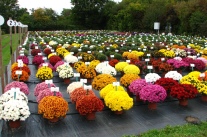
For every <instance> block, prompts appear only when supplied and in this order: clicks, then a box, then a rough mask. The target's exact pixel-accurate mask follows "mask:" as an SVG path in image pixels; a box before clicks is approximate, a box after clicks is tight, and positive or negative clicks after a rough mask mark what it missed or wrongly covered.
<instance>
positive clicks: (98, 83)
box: [92, 74, 117, 90]
mask: <svg viewBox="0 0 207 137" xmlns="http://www.w3.org/2000/svg"><path fill="white" fill-rule="evenodd" d="M116 81H117V80H116V78H115V77H113V76H111V75H109V74H99V75H98V76H96V77H95V78H94V79H93V82H92V87H93V88H94V89H96V90H101V89H102V88H104V87H105V86H106V85H108V84H112V83H113V82H116Z"/></svg>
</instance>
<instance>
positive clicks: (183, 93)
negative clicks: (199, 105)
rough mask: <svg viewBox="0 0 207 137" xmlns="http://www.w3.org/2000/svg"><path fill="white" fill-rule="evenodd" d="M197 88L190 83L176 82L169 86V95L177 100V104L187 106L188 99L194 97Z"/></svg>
mask: <svg viewBox="0 0 207 137" xmlns="http://www.w3.org/2000/svg"><path fill="white" fill-rule="evenodd" d="M197 94H198V90H197V89H196V88H195V87H194V86H193V85H191V84H178V85H177V86H174V87H172V88H171V92H170V95H171V96H172V97H174V98H177V99H178V100H179V105H181V106H187V105H188V99H192V98H195V97H196V95H197Z"/></svg>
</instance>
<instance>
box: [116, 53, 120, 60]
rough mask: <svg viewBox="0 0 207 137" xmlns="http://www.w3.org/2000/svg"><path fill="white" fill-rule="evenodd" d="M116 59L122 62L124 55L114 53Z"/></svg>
mask: <svg viewBox="0 0 207 137" xmlns="http://www.w3.org/2000/svg"><path fill="white" fill-rule="evenodd" d="M114 59H117V60H121V59H122V55H121V54H119V53H114Z"/></svg>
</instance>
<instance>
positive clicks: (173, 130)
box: [123, 122, 207, 137]
mask: <svg viewBox="0 0 207 137" xmlns="http://www.w3.org/2000/svg"><path fill="white" fill-rule="evenodd" d="M206 127H207V122H203V123H201V124H199V125H192V124H185V125H182V126H180V125H177V126H169V125H168V126H166V127H165V128H163V129H153V130H149V131H147V132H145V133H141V134H140V135H124V136H123V137H195V136H198V137H205V136H206V133H207V128H206Z"/></svg>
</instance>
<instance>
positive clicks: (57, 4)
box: [18, 0, 121, 14]
mask: <svg viewBox="0 0 207 137" xmlns="http://www.w3.org/2000/svg"><path fill="white" fill-rule="evenodd" d="M114 1H115V2H120V1H121V0H114ZM18 4H19V6H20V8H27V9H28V11H29V12H30V9H32V8H34V9H37V8H52V9H53V10H55V11H56V12H57V13H58V14H60V13H61V12H62V10H63V8H65V9H69V8H71V6H72V5H71V4H70V0H18Z"/></svg>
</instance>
